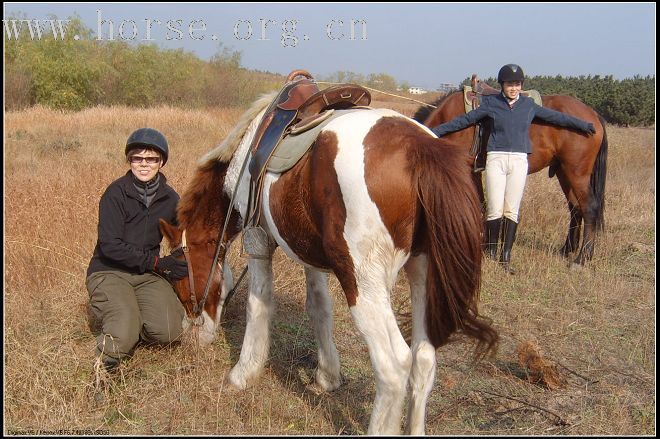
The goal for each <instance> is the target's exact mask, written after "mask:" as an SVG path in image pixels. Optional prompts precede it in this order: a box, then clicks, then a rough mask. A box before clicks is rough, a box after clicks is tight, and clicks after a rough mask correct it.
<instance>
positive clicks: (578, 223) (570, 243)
mask: <svg viewBox="0 0 660 439" xmlns="http://www.w3.org/2000/svg"><path fill="white" fill-rule="evenodd" d="M568 210H569V212H570V214H571V222H570V224H569V225H568V236H566V242H565V243H564V246H563V247H562V248H561V255H562V256H563V257H565V258H567V257H568V256H569V255H570V254H571V253H573V252H574V251H575V250H577V248H578V247H579V245H580V232H581V231H582V213H581V212H580V209H579V208H578V207H576V206H575V205H574V204H573V203H571V202H569V203H568Z"/></svg>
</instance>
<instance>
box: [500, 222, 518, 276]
mask: <svg viewBox="0 0 660 439" xmlns="http://www.w3.org/2000/svg"><path fill="white" fill-rule="evenodd" d="M517 227H518V223H517V222H515V221H512V220H510V219H509V218H506V217H505V218H504V225H503V227H502V234H503V236H502V254H501V255H500V262H501V263H502V265H503V266H504V270H506V271H507V272H508V273H510V274H516V270H515V269H514V268H513V267H512V266H511V249H512V248H513V242H514V241H515V240H516V228H517Z"/></svg>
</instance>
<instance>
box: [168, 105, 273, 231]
mask: <svg viewBox="0 0 660 439" xmlns="http://www.w3.org/2000/svg"><path fill="white" fill-rule="evenodd" d="M274 98H275V93H268V94H264V95H262V96H260V97H259V98H258V99H257V100H256V101H255V102H254V103H253V104H252V106H251V107H250V108H248V110H247V111H245V113H243V115H242V116H241V117H240V119H239V120H238V122H237V123H236V125H235V126H234V128H233V129H232V130H231V131H230V132H229V134H228V135H227V137H226V138H225V140H224V141H223V142H222V143H221V144H220V145H218V146H216V147H215V148H214V149H212V150H211V151H209V152H207V153H206V154H205V155H204V156H203V157H202V158H201V159H200V160H199V161H198V162H197V169H196V170H195V175H194V176H193V178H192V180H191V181H190V184H189V185H188V188H187V189H186V191H185V192H184V193H183V194H182V195H181V199H180V200H179V204H178V206H177V219H178V222H179V226H180V227H181V228H184V229H185V228H189V227H190V226H191V225H192V224H193V223H197V221H199V220H203V221H204V223H205V224H207V225H209V226H210V225H213V226H214V227H208V229H209V230H215V231H217V228H218V227H219V223H220V221H221V215H224V214H225V213H226V208H227V206H226V205H227V204H228V203H229V201H228V200H225V199H224V198H223V197H224V196H223V192H222V182H223V181H224V178H225V174H226V172H227V167H228V166H229V161H230V160H231V158H232V157H233V155H234V153H235V152H236V149H237V148H238V146H239V145H240V143H241V141H242V140H243V136H244V135H245V132H246V131H247V129H248V126H249V125H250V123H251V122H252V121H253V120H254V118H255V117H256V116H257V115H258V114H259V113H260V112H261V111H262V110H263V109H264V108H266V107H267V106H268V105H270V103H271V102H272V101H273V99H274ZM198 239H201V237H198Z"/></svg>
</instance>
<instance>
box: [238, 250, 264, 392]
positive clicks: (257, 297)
mask: <svg viewBox="0 0 660 439" xmlns="http://www.w3.org/2000/svg"><path fill="white" fill-rule="evenodd" d="M269 252H270V254H269V256H268V258H264V259H261V258H253V257H250V258H249V259H248V272H249V273H250V287H249V293H248V301H247V324H246V328H245V336H244V338H243V346H242V347H241V355H240V358H239V360H238V363H236V365H235V366H234V367H233V369H232V370H231V372H230V373H229V378H228V379H229V383H230V384H231V385H233V386H234V387H236V388H238V389H245V388H246V387H247V386H248V384H249V383H250V382H251V381H253V380H255V379H256V378H258V377H259V375H260V374H261V372H262V371H263V369H264V366H265V364H266V360H267V358H268V350H269V347H270V322H271V320H272V317H273V310H274V304H273V271H272V265H273V264H272V250H269Z"/></svg>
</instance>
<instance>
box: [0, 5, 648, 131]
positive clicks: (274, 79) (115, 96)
mask: <svg viewBox="0 0 660 439" xmlns="http://www.w3.org/2000/svg"><path fill="white" fill-rule="evenodd" d="M11 19H12V17H9V18H8V19H7V20H3V22H4V25H5V26H4V27H5V32H6V34H7V35H5V39H4V48H5V109H6V110H15V109H20V108H25V107H29V106H32V105H36V104H40V105H44V106H48V107H51V108H56V109H63V110H80V109H82V108H86V107H90V106H95V105H127V106H137V107H152V106H158V105H172V106H177V107H183V108H200V107H213V106H223V107H245V106H247V105H249V104H250V103H251V102H253V101H254V100H255V99H256V98H257V97H258V96H259V95H260V94H262V93H265V92H268V91H272V90H276V89H279V88H280V87H281V86H282V83H283V81H284V77H283V76H282V75H279V74H274V73H269V72H259V71H254V70H248V69H245V68H243V67H242V66H241V53H240V52H238V51H233V50H230V49H228V48H227V47H223V45H222V43H220V44H219V49H218V51H217V52H216V54H215V55H214V56H213V57H212V58H211V59H210V60H208V61H204V60H202V59H200V58H198V57H197V56H196V55H195V54H193V53H190V52H186V51H184V50H182V49H177V50H172V49H165V48H160V47H158V46H156V45H153V44H152V45H146V44H141V45H134V44H129V43H127V42H125V41H96V39H95V38H94V36H93V32H92V30H91V29H89V28H88V27H86V26H85V25H84V23H83V22H82V21H81V20H80V18H79V17H77V16H74V17H70V18H69V19H68V20H69V22H68V24H67V34H68V35H77V36H78V39H75V40H74V39H73V38H65V39H56V38H47V37H44V38H41V39H38V40H35V39H34V38H32V37H31V35H30V34H29V33H27V32H22V33H21V34H20V36H19V37H18V38H15V35H13V37H12V38H9V34H10V29H9V26H8V25H7V22H8V21H9V20H11ZM17 19H18V20H20V19H21V18H20V17H19V18H17ZM317 80H320V81H327V82H340V83H341V82H351V83H357V84H361V85H365V86H367V87H372V88H375V89H379V90H384V91H400V92H401V91H402V92H405V91H407V89H408V87H409V84H408V83H407V82H406V81H403V82H398V81H397V80H396V79H395V78H393V77H392V76H390V75H388V74H386V73H372V74H368V75H363V74H359V73H354V72H350V71H338V72H335V73H332V74H330V75H327V76H326V77H318V78H317ZM485 82H487V83H489V84H491V85H493V86H496V87H497V82H496V80H495V79H494V78H488V79H486V80H485ZM464 83H465V84H469V78H468V79H466V80H465V81H464ZM532 88H533V89H536V90H538V91H539V92H540V93H541V94H565V95H570V96H574V97H576V98H578V99H580V100H582V101H583V102H584V103H586V104H587V105H589V106H591V107H593V108H594V109H595V110H596V111H597V112H598V113H600V114H601V115H602V116H603V117H604V118H605V119H606V120H607V121H608V122H609V123H614V124H619V125H634V126H648V125H652V124H654V123H655V76H646V77H641V76H635V77H634V78H632V79H624V80H615V79H614V78H613V77H612V76H604V77H600V76H593V77H592V76H587V77H585V76H580V77H577V78H576V77H561V76H555V77H550V76H534V77H530V78H528V79H526V81H525V89H532Z"/></svg>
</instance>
